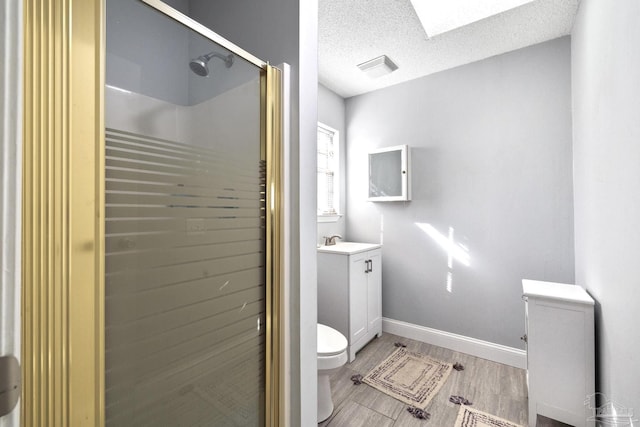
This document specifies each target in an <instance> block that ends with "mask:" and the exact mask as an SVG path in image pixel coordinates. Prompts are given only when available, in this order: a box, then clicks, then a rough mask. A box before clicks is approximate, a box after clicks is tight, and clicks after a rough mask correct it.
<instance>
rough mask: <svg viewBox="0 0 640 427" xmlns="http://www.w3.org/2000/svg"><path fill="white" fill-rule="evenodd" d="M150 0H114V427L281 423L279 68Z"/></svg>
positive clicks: (110, 398) (110, 283)
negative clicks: (279, 412) (278, 415)
mask: <svg viewBox="0 0 640 427" xmlns="http://www.w3.org/2000/svg"><path fill="white" fill-rule="evenodd" d="M145 3H149V5H148V4H144V3H142V2H140V1H131V0H107V2H106V5H107V32H106V34H107V44H106V87H105V126H106V131H105V145H106V170H105V179H106V184H105V187H106V199H105V203H106V204H105V210H106V211H105V255H106V258H105V273H106V276H105V350H106V353H105V371H106V372H105V383H106V388H105V416H106V425H107V426H118V427H120V426H136V427H138V426H159V425H162V426H262V425H265V424H266V425H275V424H277V410H276V409H275V408H276V407H277V401H278V393H279V388H278V376H279V372H278V366H279V356H278V350H279V341H278V335H277V334H278V331H279V328H278V321H279V316H278V313H279V306H278V302H279V294H278V292H279V283H280V279H279V274H280V273H279V262H280V259H279V255H278V254H279V246H278V245H279V244H280V243H279V233H280V231H279V230H280V229H279V221H280V220H279V209H280V207H279V195H278V188H279V187H280V182H279V179H280V178H279V173H278V170H279V167H280V165H279V152H278V150H279V141H278V140H277V134H278V127H279V116H278V109H277V108H274V105H275V106H276V107H277V99H278V98H277V96H275V95H277V92H278V91H279V73H278V70H276V69H274V68H272V67H269V66H268V65H266V64H265V63H263V62H262V61H260V60H258V59H257V58H255V57H253V56H252V55H250V54H248V53H246V52H245V51H243V50H241V49H239V48H237V47H236V46H234V45H232V44H231V43H229V42H227V41H225V40H223V39H221V38H220V37H219V36H217V35H216V34H215V33H213V32H211V31H209V30H207V29H205V28H204V27H203V26H201V25H199V24H198V23H197V22H196V21H193V20H191V19H190V18H188V17H187V16H186V15H183V14H182V13H180V12H178V11H177V10H174V9H172V8H171V7H169V6H167V5H165V4H164V3H162V2H160V1H157V0H148V1H147V0H145ZM175 3H178V2H175ZM182 3H186V2H182ZM150 5H151V6H152V7H150ZM274 102H275V103H274Z"/></svg>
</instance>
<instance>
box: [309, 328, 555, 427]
mask: <svg viewBox="0 0 640 427" xmlns="http://www.w3.org/2000/svg"><path fill="white" fill-rule="evenodd" d="M396 342H401V343H403V344H406V346H407V349H408V350H411V351H415V352H420V353H423V354H426V355H428V356H431V357H433V358H436V359H439V360H443V361H447V362H450V363H456V362H459V363H461V364H462V365H463V366H464V368H465V369H464V370H463V371H455V370H453V371H452V372H451V375H450V376H449V378H448V379H447V381H446V383H445V384H444V385H443V386H442V388H441V389H440V391H439V392H438V394H436V396H435V397H434V398H433V400H432V401H431V402H430V403H429V406H428V407H427V412H429V413H430V414H431V418H430V419H429V420H419V419H417V418H414V417H413V416H412V415H411V414H410V413H409V412H408V411H407V408H408V406H407V405H406V404H404V403H402V402H400V401H399V400H396V399H394V398H392V397H390V396H388V395H386V394H384V393H382V392H380V391H378V390H376V389H374V388H373V387H370V386H368V385H366V384H364V383H363V384H361V385H354V384H353V382H352V381H351V376H352V375H355V374H361V375H362V376H364V375H366V374H367V373H368V372H369V371H370V370H371V369H373V368H374V367H376V366H377V365H378V364H379V363H380V362H382V361H383V360H384V359H385V358H387V357H388V356H389V355H390V354H391V353H392V352H393V351H394V350H395V349H396V347H395V346H394V343H396ZM331 390H332V395H333V403H334V410H333V414H332V415H331V417H329V419H327V420H326V421H324V422H322V423H320V424H318V426H319V427H414V426H425V427H453V425H454V423H455V421H456V417H457V415H458V409H459V408H460V406H458V405H454V404H453V403H451V402H449V396H451V395H457V396H462V397H464V398H466V399H468V400H470V401H471V402H472V403H473V405H472V406H473V407H474V408H476V409H479V410H480V411H484V412H488V413H490V414H494V415H496V416H498V417H501V418H505V419H507V420H510V421H513V422H515V423H517V424H520V425H523V426H525V425H526V424H527V386H526V379H525V371H524V370H522V369H518V368H514V367H511V366H507V365H502V364H500V363H495V362H491V361H488V360H485V359H480V358H478V357H474V356H470V355H468V354H464V353H458V352H455V351H452V350H448V349H445V348H442V347H436V346H433V345H430V344H425V343H422V342H419V341H414V340H410V339H408V338H402V337H399V336H396V335H392V334H387V333H384V334H383V335H382V337H381V338H376V339H374V340H373V341H371V342H370V343H369V344H368V345H367V346H366V347H364V348H363V349H362V350H360V352H358V354H357V355H356V359H355V360H354V361H353V363H347V364H346V365H345V366H343V367H342V368H340V369H339V370H338V371H336V372H335V373H334V374H333V375H332V376H331ZM540 418H541V417H538V423H537V425H538V427H562V426H566V425H565V424H562V423H559V422H557V421H553V420H549V419H540Z"/></svg>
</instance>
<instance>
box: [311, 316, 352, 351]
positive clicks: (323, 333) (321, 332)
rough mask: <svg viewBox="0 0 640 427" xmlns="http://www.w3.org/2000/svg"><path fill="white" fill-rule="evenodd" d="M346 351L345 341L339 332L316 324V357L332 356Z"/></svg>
mask: <svg viewBox="0 0 640 427" xmlns="http://www.w3.org/2000/svg"><path fill="white" fill-rule="evenodd" d="M346 349H347V339H346V338H345V337H344V335H342V334H341V333H340V332H338V331H336V330H335V329H333V328H330V327H328V326H327V325H321V324H319V323H318V356H334V355H336V354H340V353H342V352H343V351H345V350H346Z"/></svg>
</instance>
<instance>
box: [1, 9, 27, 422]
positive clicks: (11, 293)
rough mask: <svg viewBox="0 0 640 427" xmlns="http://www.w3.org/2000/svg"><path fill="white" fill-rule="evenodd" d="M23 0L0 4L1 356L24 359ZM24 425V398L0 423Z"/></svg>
mask: <svg viewBox="0 0 640 427" xmlns="http://www.w3.org/2000/svg"><path fill="white" fill-rule="evenodd" d="M22 14H23V9H22V2H19V1H6V2H2V3H0V40H1V42H0V64H1V65H0V94H2V96H0V176H1V178H0V236H1V238H2V249H1V250H0V356H5V355H13V356H15V357H16V358H17V359H18V360H20V358H21V343H20V329H21V327H20V318H21V316H20V275H21V267H20V266H21V257H20V248H21V242H20V230H21V229H22V222H21V220H22V211H21V206H22V180H21V177H22V62H23V55H22V47H23V44H22V34H23V24H22V23H23V19H22ZM19 425H20V402H18V405H17V406H16V407H15V408H14V409H13V411H12V412H11V413H10V414H8V415H6V416H4V417H2V418H0V427H18V426H19Z"/></svg>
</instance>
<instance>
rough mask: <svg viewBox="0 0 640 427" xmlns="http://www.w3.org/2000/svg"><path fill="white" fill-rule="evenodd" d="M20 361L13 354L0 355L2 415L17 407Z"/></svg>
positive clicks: (0, 409) (0, 401)
mask: <svg viewBox="0 0 640 427" xmlns="http://www.w3.org/2000/svg"><path fill="white" fill-rule="evenodd" d="M20 375H21V374H20V362H18V359H16V358H15V357H13V356H2V357H0V417H2V416H5V415H7V414H8V413H10V412H11V411H13V408H15V407H16V404H17V403H18V399H19V398H20V391H21V387H22V382H21V381H20Z"/></svg>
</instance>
